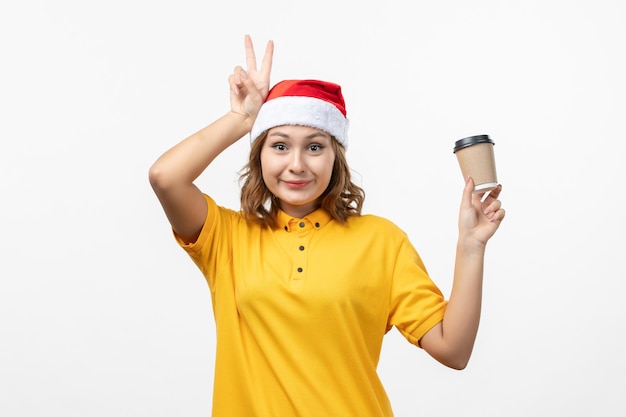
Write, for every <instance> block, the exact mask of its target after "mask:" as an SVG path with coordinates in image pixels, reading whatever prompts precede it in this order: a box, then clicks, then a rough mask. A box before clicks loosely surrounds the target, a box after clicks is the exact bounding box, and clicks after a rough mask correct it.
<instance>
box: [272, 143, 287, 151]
mask: <svg viewBox="0 0 626 417" xmlns="http://www.w3.org/2000/svg"><path fill="white" fill-rule="evenodd" d="M272 148H274V149H276V150H277V151H284V150H286V149H287V146H286V145H285V144H284V143H275V144H273V145H272Z"/></svg>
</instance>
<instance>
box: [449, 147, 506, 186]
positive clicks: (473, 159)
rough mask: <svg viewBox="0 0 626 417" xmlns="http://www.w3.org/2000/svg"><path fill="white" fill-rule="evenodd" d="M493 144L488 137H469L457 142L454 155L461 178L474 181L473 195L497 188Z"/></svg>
mask: <svg viewBox="0 0 626 417" xmlns="http://www.w3.org/2000/svg"><path fill="white" fill-rule="evenodd" d="M494 145H495V142H494V141H493V140H491V139H490V138H489V136H488V135H478V136H469V137H467V138H463V139H460V140H457V141H456V142H455V144H454V153H455V155H456V158H457V160H458V161H459V166H460V167H461V173H462V174H463V178H467V177H468V176H470V177H472V179H473V180H474V193H475V194H476V193H484V192H487V191H490V190H493V189H494V188H496V187H497V186H498V176H497V174H496V160H495V156H494V152H493V147H494Z"/></svg>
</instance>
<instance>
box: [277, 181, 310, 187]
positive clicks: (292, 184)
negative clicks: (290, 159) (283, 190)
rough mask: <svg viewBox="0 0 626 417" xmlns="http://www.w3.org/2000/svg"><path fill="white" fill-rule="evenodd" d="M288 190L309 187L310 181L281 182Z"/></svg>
mask: <svg viewBox="0 0 626 417" xmlns="http://www.w3.org/2000/svg"><path fill="white" fill-rule="evenodd" d="M283 182H284V183H285V185H286V186H287V187H289V188H304V187H306V186H307V185H309V182H310V181H283Z"/></svg>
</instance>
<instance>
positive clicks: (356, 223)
mask: <svg viewBox="0 0 626 417" xmlns="http://www.w3.org/2000/svg"><path fill="white" fill-rule="evenodd" d="M348 224H349V225H350V226H351V227H357V228H373V230H376V232H377V233H385V234H389V235H393V236H400V237H404V236H405V235H406V233H405V232H404V230H402V229H401V228H400V227H399V226H398V225H397V224H396V223H394V222H393V221H392V220H390V219H388V218H386V217H382V216H379V215H376V214H369V213H368V214H362V215H360V216H355V217H351V218H350V219H349V221H348Z"/></svg>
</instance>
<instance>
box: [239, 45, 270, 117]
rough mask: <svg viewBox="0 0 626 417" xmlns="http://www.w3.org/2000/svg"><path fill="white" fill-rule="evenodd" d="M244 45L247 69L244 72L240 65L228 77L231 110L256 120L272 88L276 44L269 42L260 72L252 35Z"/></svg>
mask: <svg viewBox="0 0 626 417" xmlns="http://www.w3.org/2000/svg"><path fill="white" fill-rule="evenodd" d="M244 43H245V47H246V67H247V68H246V69H245V70H244V69H243V68H242V67H241V66H240V65H238V66H236V67H235V70H234V71H233V73H232V74H231V75H230V76H229V77H228V84H229V85H230V110H231V111H232V112H234V113H237V114H241V115H242V116H245V117H250V118H252V119H255V118H256V116H257V114H258V112H259V109H260V108H261V105H262V104H263V102H264V101H265V98H266V97H267V93H268V92H269V88H270V72H271V71H272V58H273V55H274V42H273V41H271V40H270V41H268V42H267V46H266V47H265V55H264V56H263V61H262V62H261V69H260V70H257V66H256V55H255V53H254V46H253V45H252V38H250V35H246V36H245V38H244Z"/></svg>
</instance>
